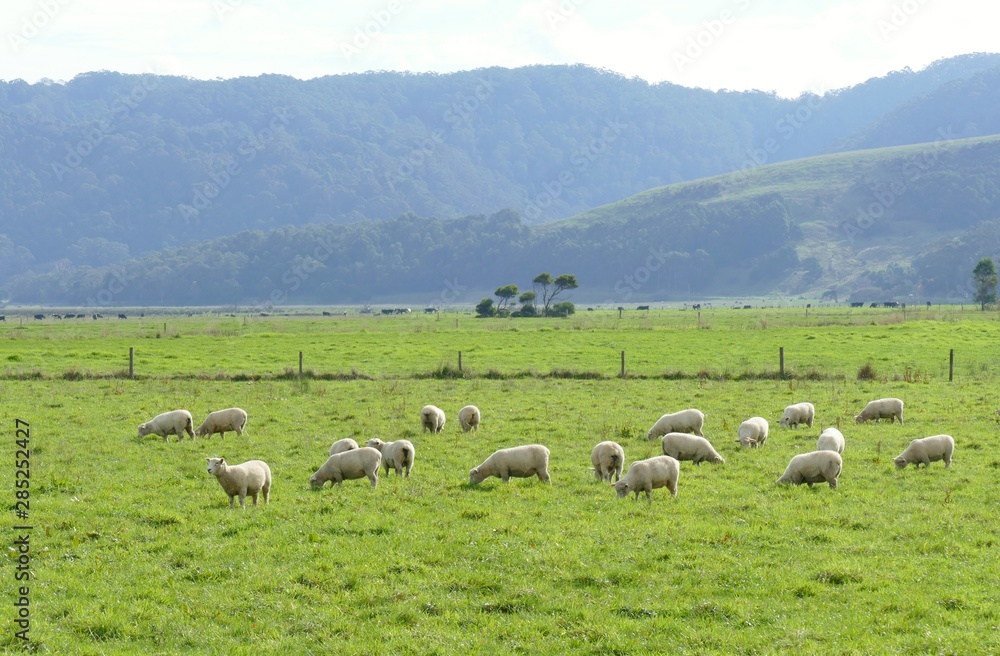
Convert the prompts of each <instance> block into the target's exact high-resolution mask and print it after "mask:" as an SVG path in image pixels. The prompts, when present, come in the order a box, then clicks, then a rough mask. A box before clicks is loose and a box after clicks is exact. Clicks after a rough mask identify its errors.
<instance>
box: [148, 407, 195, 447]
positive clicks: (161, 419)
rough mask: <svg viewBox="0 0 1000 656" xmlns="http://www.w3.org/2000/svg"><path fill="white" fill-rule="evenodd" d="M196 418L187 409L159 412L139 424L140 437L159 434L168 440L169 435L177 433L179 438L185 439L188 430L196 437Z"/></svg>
mask: <svg viewBox="0 0 1000 656" xmlns="http://www.w3.org/2000/svg"><path fill="white" fill-rule="evenodd" d="M193 428H194V419H192V417H191V413H190V412H188V411H187V410H171V411H170V412H164V413H162V414H158V415H156V416H155V417H153V418H152V419H150V420H149V421H147V422H146V423H144V424H139V437H146V436H147V435H149V434H151V433H152V434H154V435H159V436H160V437H162V438H163V441H164V442H166V441H167V436H168V435H176V436H177V440H178V441H180V440H183V439H184V433H185V432H186V433H187V434H188V435H190V436H191V439H194V432H193V430H192V429H193Z"/></svg>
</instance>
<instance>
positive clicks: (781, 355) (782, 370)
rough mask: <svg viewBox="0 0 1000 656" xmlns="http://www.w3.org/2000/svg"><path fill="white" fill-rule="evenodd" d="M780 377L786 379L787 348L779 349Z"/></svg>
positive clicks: (780, 347) (781, 347)
mask: <svg viewBox="0 0 1000 656" xmlns="http://www.w3.org/2000/svg"><path fill="white" fill-rule="evenodd" d="M778 375H779V376H780V377H781V378H784V377H785V347H784V346H779V347H778Z"/></svg>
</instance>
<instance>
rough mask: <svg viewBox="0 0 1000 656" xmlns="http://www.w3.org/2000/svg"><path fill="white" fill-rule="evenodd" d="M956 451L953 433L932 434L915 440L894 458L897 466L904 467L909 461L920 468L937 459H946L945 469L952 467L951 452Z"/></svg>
mask: <svg viewBox="0 0 1000 656" xmlns="http://www.w3.org/2000/svg"><path fill="white" fill-rule="evenodd" d="M954 452H955V439H954V438H953V437H952V436H951V435H932V436H931V437H924V438H921V439H918V440H913V441H912V442H910V445H909V446H908V447H906V449H905V450H904V451H903V452H902V453H900V454H899V455H898V456H896V457H895V458H893V459H892V461H893V462H894V463H896V467H898V468H899V469H903V468H904V467H906V465H908V464H909V463H911V462H912V463H913V466H914V467H917V468H918V469H919V468H920V465H921V463H923V465H924V467H929V466H930V464H931V463H932V462H934V461H935V460H944V466H945V469H947V468H948V467H951V454H952V453H954Z"/></svg>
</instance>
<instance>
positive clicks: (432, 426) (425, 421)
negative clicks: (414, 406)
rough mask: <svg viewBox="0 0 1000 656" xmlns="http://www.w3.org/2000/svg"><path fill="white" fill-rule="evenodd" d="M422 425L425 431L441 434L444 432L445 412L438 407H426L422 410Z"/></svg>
mask: <svg viewBox="0 0 1000 656" xmlns="http://www.w3.org/2000/svg"><path fill="white" fill-rule="evenodd" d="M420 425H421V426H423V430H424V431H430V432H432V433H440V432H441V431H442V430H444V410H442V409H441V408H439V407H437V406H436V405H425V406H424V407H423V408H421V409H420ZM421 432H423V431H421Z"/></svg>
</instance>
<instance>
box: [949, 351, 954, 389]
mask: <svg viewBox="0 0 1000 656" xmlns="http://www.w3.org/2000/svg"><path fill="white" fill-rule="evenodd" d="M954 378H955V349H951V351H950V352H949V353H948V382H949V383H950V382H952V380H953V379H954Z"/></svg>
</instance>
